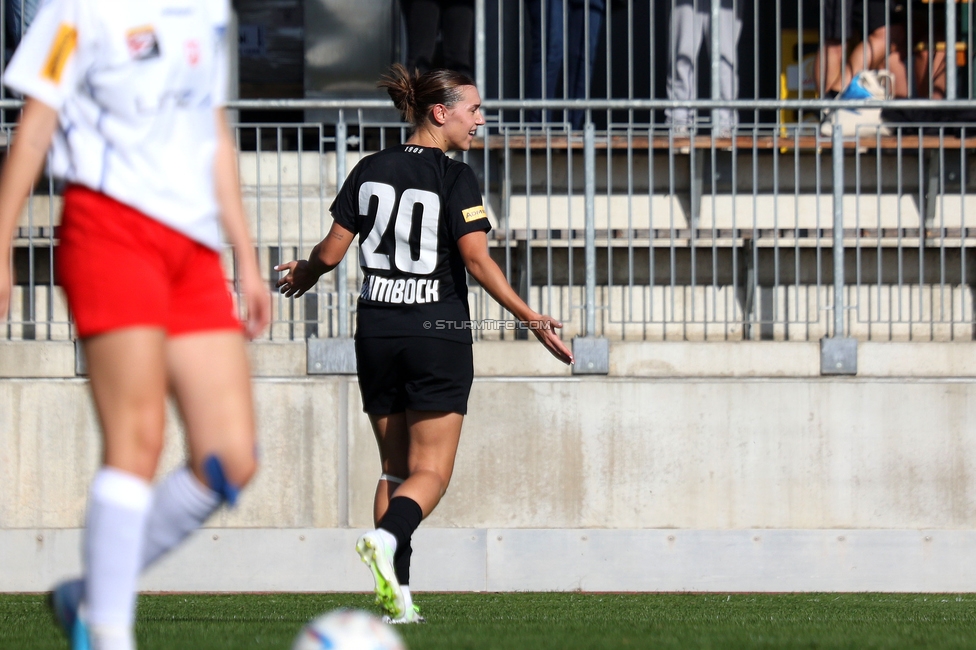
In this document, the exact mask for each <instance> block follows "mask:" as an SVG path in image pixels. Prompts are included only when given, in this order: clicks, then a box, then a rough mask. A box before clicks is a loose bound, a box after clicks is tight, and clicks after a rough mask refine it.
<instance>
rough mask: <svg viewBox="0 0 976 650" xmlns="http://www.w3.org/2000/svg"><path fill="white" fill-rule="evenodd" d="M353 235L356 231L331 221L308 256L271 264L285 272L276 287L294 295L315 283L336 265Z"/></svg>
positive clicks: (286, 293) (290, 295) (282, 291)
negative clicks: (324, 233) (326, 230)
mask: <svg viewBox="0 0 976 650" xmlns="http://www.w3.org/2000/svg"><path fill="white" fill-rule="evenodd" d="M354 236H355V233H353V232H352V231H350V230H346V229H345V228H343V227H342V226H340V225H339V224H337V223H335V222H333V223H332V228H331V229H329V234H328V235H326V236H325V239H323V240H322V241H320V242H319V243H318V244H316V245H315V248H313V249H312V252H311V253H310V254H309V256H308V259H307V260H295V261H293V262H288V263H287V264H279V265H278V266H276V267H274V270H275V271H281V272H283V273H284V274H285V275H284V277H282V278H281V279H280V280H278V282H277V283H276V284H275V286H276V287H278V291H280V292H281V293H283V294H285V295H286V296H288V297H289V298H291V297H292V296H294V297H296V298H297V297H298V296H301V295H302V294H304V293H305V292H306V291H308V290H309V289H311V288H312V287H314V286H315V283H316V282H318V281H319V278H320V277H322V276H323V275H325V274H326V273H328V272H329V271H331V270H332V269H334V268H335V267H337V266H339V262H341V261H342V258H343V257H345V255H346V251H347V250H349V245H350V244H352V238H353V237H354Z"/></svg>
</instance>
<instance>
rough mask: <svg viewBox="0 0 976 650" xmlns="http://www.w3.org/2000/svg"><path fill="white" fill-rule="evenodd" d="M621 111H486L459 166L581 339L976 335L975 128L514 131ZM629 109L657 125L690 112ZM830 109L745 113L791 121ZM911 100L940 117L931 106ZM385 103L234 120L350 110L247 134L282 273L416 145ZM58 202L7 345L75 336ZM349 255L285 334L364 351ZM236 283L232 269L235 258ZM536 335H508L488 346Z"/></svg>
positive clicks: (52, 199) (514, 106) (479, 313)
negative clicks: (377, 156) (376, 112)
mask: <svg viewBox="0 0 976 650" xmlns="http://www.w3.org/2000/svg"><path fill="white" fill-rule="evenodd" d="M617 101H620V100H611V101H608V100H589V101H588V102H583V103H572V102H561V103H560V102H558V101H556V100H550V101H549V102H548V103H546V102H544V101H542V100H540V101H536V102H534V103H533V102H526V101H518V100H503V101H497V100H496V101H490V102H486V106H485V110H486V112H487V114H488V119H489V124H488V125H487V127H486V128H485V129H484V133H483V135H482V136H481V137H480V138H478V140H477V141H476V143H475V146H474V147H473V148H472V150H471V151H469V152H467V153H465V154H463V158H464V159H465V160H466V161H467V162H468V163H469V164H471V165H472V167H473V168H474V169H475V170H476V173H477V174H478V176H479V178H480V179H481V182H482V187H483V192H484V195H485V200H486V207H487V209H488V211H489V215H490V218H491V220H492V223H493V226H494V231H493V233H492V235H491V246H492V254H493V255H494V256H495V259H496V260H497V261H498V262H499V264H500V266H501V267H502V269H503V270H504V272H505V273H506V274H507V276H508V278H509V279H510V281H511V282H512V284H513V286H515V287H516V289H517V290H518V291H519V293H520V294H521V295H522V296H523V297H524V298H525V299H526V300H527V301H528V302H529V303H530V304H531V305H532V306H533V307H534V308H535V309H538V310H539V311H542V312H545V313H550V314H552V315H554V316H555V317H557V318H559V319H560V320H562V321H563V322H564V323H565V324H566V327H565V330H564V331H563V334H564V336H566V337H567V338H568V337H571V336H574V335H584V334H594V335H599V336H606V337H610V338H613V339H635V340H672V339H674V340H713V339H721V340H767V339H768V340H817V339H819V338H822V337H824V336H839V335H843V336H848V337H854V338H859V339H870V340H972V339H973V337H974V333H976V309H974V298H973V287H974V286H976V282H974V275H976V274H974V270H976V260H974V259H972V257H971V256H972V254H973V245H974V243H976V208H974V205H973V200H972V199H971V198H970V194H971V193H972V191H973V189H974V187H976V168H974V157H973V155H972V154H971V153H970V151H971V150H972V148H973V145H974V144H976V124H965V123H955V124H945V123H938V122H935V123H932V124H927V125H909V124H905V125H900V126H894V127H892V129H891V131H890V133H887V134H884V135H882V134H881V133H879V132H876V131H875V132H873V133H871V134H870V135H867V134H864V135H863V137H862V135H861V134H848V135H845V134H843V132H842V131H841V130H839V129H838V130H836V131H835V132H834V133H833V134H832V135H830V136H824V135H822V134H821V133H820V129H819V128H817V127H816V125H803V124H797V125H793V127H792V128H791V129H790V130H788V131H786V132H784V131H783V130H782V129H781V128H779V126H778V125H762V124H759V125H751V124H740V125H738V126H736V128H735V130H734V132H733V133H732V134H730V135H729V136H727V137H719V136H717V135H716V134H709V135H701V134H697V133H696V132H694V131H693V132H691V133H689V134H688V135H686V136H681V137H679V136H677V135H676V134H675V132H674V130H673V129H668V128H666V127H663V126H662V125H659V124H653V123H644V124H641V123H636V122H635V123H630V122H627V123H624V124H613V125H612V126H611V128H608V129H599V130H598V129H596V127H595V126H594V125H593V124H592V122H589V123H587V124H586V127H585V128H584V129H583V130H582V131H575V130H571V129H568V128H567V127H566V125H564V124H552V125H546V126H540V127H533V128H526V127H525V125H524V124H521V123H518V122H516V123H508V122H506V121H505V120H504V116H505V115H506V114H507V112H509V111H511V110H527V109H529V108H534V107H539V106H542V107H550V108H551V107H553V106H558V107H562V108H565V107H569V106H573V107H582V108H584V109H585V108H589V109H590V110H614V111H616V110H618V104H617V103H616V102H617ZM629 103H630V105H631V106H632V107H633V108H634V110H648V111H650V110H658V109H660V108H662V107H664V106H667V105H674V104H673V103H671V104H669V103H668V102H667V101H666V100H634V101H631V102H629ZM824 103H825V102H824V101H822V100H761V101H754V100H739V103H738V104H737V105H738V106H740V107H741V108H742V109H743V110H772V111H776V112H778V111H781V110H799V109H801V108H802V109H803V110H811V111H812V110H817V109H818V108H819V107H820V106H822V105H823V104H824ZM960 103H961V102H958V101H957V102H943V103H940V104H939V107H944V108H945V109H947V110H953V109H955V108H958V105H959V104H960ZM376 104H377V106H378V105H381V104H382V105H385V104H383V103H382V102H376ZM716 104H720V102H713V101H711V100H700V101H699V102H697V105H698V106H699V107H701V108H703V109H710V108H712V107H713V106H715V105H716ZM845 105H848V106H855V105H857V104H855V103H850V102H849V103H847V104H845ZM860 105H862V106H863V105H865V104H864V103H863V102H862V103H861V104H860ZM909 105H910V106H916V107H917V106H921V107H924V108H926V109H933V110H934V108H933V107H934V103H933V102H930V101H929V102H925V101H914V102H911V103H909ZM377 106H373V105H371V104H366V105H362V103H360V104H357V103H355V102H348V101H345V102H339V101H333V102H328V101H309V100H303V101H293V102H285V101H266V102H259V101H253V102H240V103H238V104H237V105H235V108H237V109H240V110H246V111H249V112H252V113H253V112H255V111H257V112H260V111H273V110H280V109H281V108H282V107H288V108H289V109H291V110H312V109H315V110H324V109H328V110H334V111H336V114H337V115H338V119H336V120H334V121H332V122H329V123H318V122H316V123H310V122H309V123H297V124H295V123H289V124H284V123H275V122H268V123H256V122H252V123H247V124H240V125H238V127H237V138H238V145H239V148H240V149H241V152H240V174H241V179H242V186H243V192H244V199H245V205H246V208H247V210H248V213H249V215H250V216H251V218H252V234H253V236H254V239H255V243H256V246H257V250H258V254H259V257H260V260H261V264H262V270H263V272H264V273H266V274H267V275H268V277H269V278H270V277H271V276H272V275H273V273H272V272H271V267H273V266H274V265H275V264H277V263H278V262H279V261H282V260H287V259H292V258H294V257H297V256H302V257H303V256H306V255H307V254H308V251H309V250H310V249H311V247H312V246H313V245H314V244H315V243H316V242H317V241H319V240H320V239H321V238H322V237H323V235H324V234H325V232H326V231H327V228H328V226H329V224H330V223H331V218H330V216H329V213H328V210H329V206H330V204H331V201H332V198H333V197H334V195H335V193H336V188H337V186H338V183H339V182H341V179H343V178H345V175H346V174H347V173H348V171H349V170H351V168H352V166H353V165H355V163H356V162H357V161H358V159H359V158H360V157H362V156H364V155H367V154H369V153H370V152H372V151H377V150H379V149H382V148H384V147H386V146H389V145H391V144H394V143H397V142H400V141H402V140H403V139H405V138H406V136H407V131H406V128H405V126H404V125H402V124H399V123H391V122H370V121H368V120H367V119H365V115H366V112H365V111H366V110H367V109H371V108H372V109H375V108H376V107H377ZM343 149H345V155H337V151H338V152H341V151H342V150H343ZM59 206H60V204H59V197H58V193H57V188H56V187H53V186H51V185H50V184H47V183H43V184H41V185H39V187H38V189H37V191H36V192H35V194H34V195H33V196H32V198H31V200H30V202H29V203H28V206H27V207H26V209H25V211H24V213H23V215H22V217H21V220H20V222H19V224H18V229H17V232H16V239H15V253H14V266H15V284H16V286H15V290H14V294H13V300H12V303H13V304H12V309H11V312H10V315H9V316H8V318H7V322H6V323H4V324H3V326H2V329H0V331H2V332H3V334H0V339H38V340H52V339H53V340H63V339H68V338H70V337H71V329H70V324H69V317H68V314H67V310H66V307H65V304H64V299H63V296H62V294H61V291H60V289H59V287H57V285H56V283H55V281H54V274H53V270H54V259H55V254H54V253H55V248H56V243H57V225H58V220H59ZM348 259H349V260H350V261H349V262H348V263H347V264H345V266H344V267H343V268H342V269H339V270H338V271H337V272H336V273H334V274H330V276H328V277H326V278H324V279H323V280H322V281H321V282H320V284H319V286H318V288H317V290H316V291H314V292H310V293H309V294H307V295H306V296H305V297H303V298H302V299H300V300H296V301H292V300H289V299H285V298H283V297H280V296H279V297H276V298H275V317H274V322H273V325H272V327H271V329H270V331H269V333H268V334H267V337H268V338H269V339H271V340H301V339H304V338H307V337H310V336H316V337H335V336H349V335H350V334H351V333H352V331H353V329H354V315H355V300H356V297H357V295H358V293H359V291H358V289H359V284H360V282H361V274H360V271H359V269H358V265H357V263H356V262H355V260H356V258H355V257H349V258H348ZM227 269H228V271H229V272H230V274H231V275H232V274H233V263H232V260H231V259H230V257H228V259H227ZM475 289H477V287H475ZM471 306H472V314H473V319H474V320H475V321H477V322H488V321H496V320H505V318H506V316H505V314H503V312H502V310H501V309H500V307H499V306H498V305H496V304H495V303H494V302H493V301H492V300H491V299H490V298H489V297H488V296H487V295H485V294H484V293H483V292H482V291H480V290H475V291H474V292H473V294H472V296H471ZM523 335H524V332H522V331H518V330H512V329H506V328H505V327H504V326H502V327H499V326H497V325H496V326H495V327H494V328H493V329H483V330H478V331H477V332H476V336H477V337H479V338H483V339H492V338H518V337H519V336H523Z"/></svg>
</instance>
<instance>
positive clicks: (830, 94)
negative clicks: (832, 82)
mask: <svg viewBox="0 0 976 650" xmlns="http://www.w3.org/2000/svg"><path fill="white" fill-rule="evenodd" d="M838 95H840V93H839V92H837V91H836V90H828V91H826V92H824V99H837V96H838Z"/></svg>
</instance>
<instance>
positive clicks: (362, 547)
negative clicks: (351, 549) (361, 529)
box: [356, 530, 406, 619]
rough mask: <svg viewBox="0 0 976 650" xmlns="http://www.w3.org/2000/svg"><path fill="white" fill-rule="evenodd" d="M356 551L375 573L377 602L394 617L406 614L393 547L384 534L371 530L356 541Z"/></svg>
mask: <svg viewBox="0 0 976 650" xmlns="http://www.w3.org/2000/svg"><path fill="white" fill-rule="evenodd" d="M356 552H357V553H359V557H360V558H361V559H362V561H363V562H364V563H365V564H366V566H368V567H369V570H370V572H371V573H372V574H373V582H374V583H375V586H374V588H373V591H375V592H376V604H377V605H380V606H382V607H383V609H385V610H386V611H387V613H388V614H389V616H390V617H391V618H393V619H397V618H402V617H404V616H405V611H406V607H405V603H404V599H403V592H402V591H401V590H400V583H399V581H397V577H396V569H394V568H393V549H392V548H390V545H389V544H387V543H386V540H385V539H383V536H382V535H380V534H379V533H378V532H377V531H375V530H371V531H370V532H368V533H366V534H364V535H363V536H362V537H360V538H359V540H358V541H357V542H356Z"/></svg>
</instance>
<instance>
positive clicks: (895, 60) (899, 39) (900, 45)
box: [881, 24, 909, 99]
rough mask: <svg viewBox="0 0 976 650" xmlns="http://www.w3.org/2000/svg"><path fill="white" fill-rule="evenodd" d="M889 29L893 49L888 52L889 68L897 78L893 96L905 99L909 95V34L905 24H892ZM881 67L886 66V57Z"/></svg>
mask: <svg viewBox="0 0 976 650" xmlns="http://www.w3.org/2000/svg"><path fill="white" fill-rule="evenodd" d="M889 31H890V33H891V37H890V39H889V42H890V43H891V51H890V52H888V60H887V69H888V72H890V73H891V75H892V76H893V77H894V79H895V83H894V88H893V92H894V95H893V96H894V97H895V98H898V99H905V98H907V97H908V60H909V56H908V35H907V33H906V30H905V26H904V25H903V24H895V25H892V26H891V29H890V30H889ZM881 67H885V61H884V58H882V61H881Z"/></svg>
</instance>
